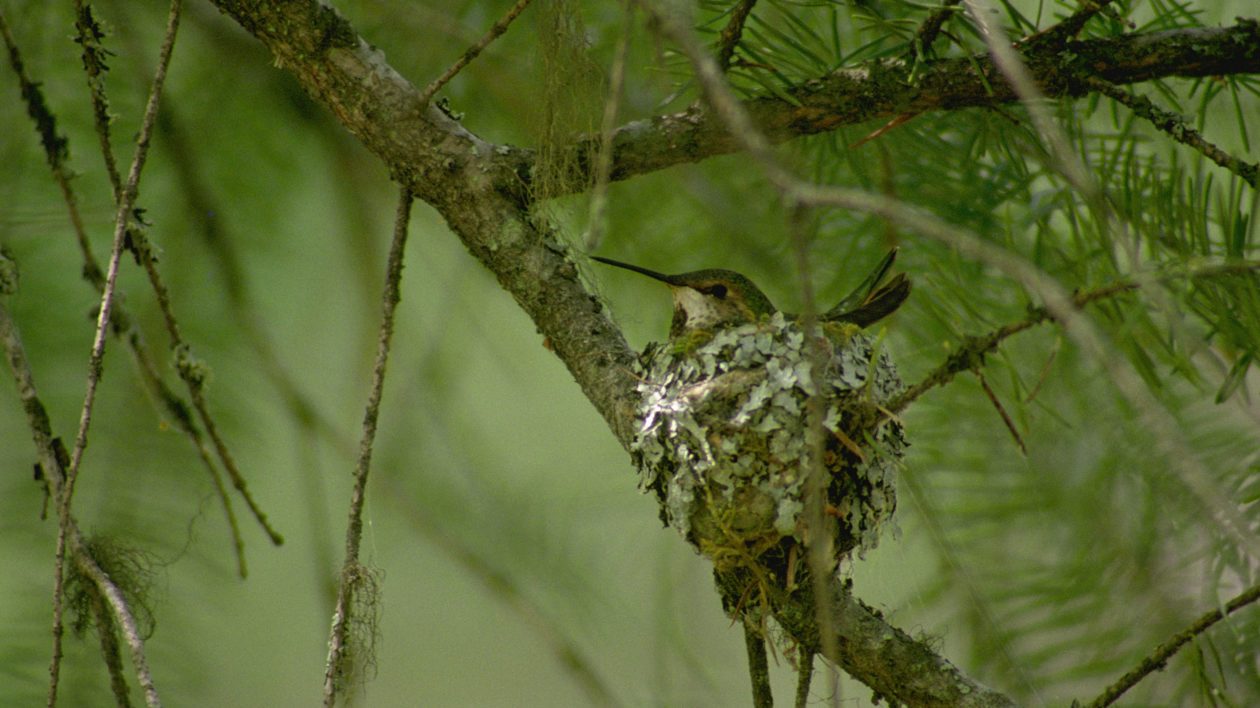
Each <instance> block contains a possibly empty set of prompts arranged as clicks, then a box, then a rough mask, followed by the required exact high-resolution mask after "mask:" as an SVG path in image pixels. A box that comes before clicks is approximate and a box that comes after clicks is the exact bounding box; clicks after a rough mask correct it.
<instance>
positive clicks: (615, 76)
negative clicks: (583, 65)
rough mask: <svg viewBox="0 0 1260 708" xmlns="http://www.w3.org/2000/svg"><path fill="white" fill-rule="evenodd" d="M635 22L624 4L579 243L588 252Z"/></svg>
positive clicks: (597, 230) (604, 200)
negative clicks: (589, 194)
mask: <svg viewBox="0 0 1260 708" xmlns="http://www.w3.org/2000/svg"><path fill="white" fill-rule="evenodd" d="M633 25H634V4H633V3H626V20H625V23H624V25H623V26H622V31H621V36H620V37H618V38H617V49H616V50H615V52H614V54H613V62H612V69H611V71H610V75H609V78H608V98H607V99H606V100H605V101H604V114H603V116H602V117H601V119H600V124H599V152H598V153H596V155H595V184H594V186H593V187H592V188H591V207H590V213H589V215H588V217H587V224H588V225H587V227H586V233H585V234H584V235H583V236H582V243H583V244H585V245H586V250H587V251H594V250H595V249H596V247H598V246H599V242H600V240H601V238H602V236H603V230H604V229H603V221H604V210H605V208H606V207H607V205H608V183H609V181H610V179H609V178H610V176H611V173H612V162H613V160H612V149H613V136H614V134H615V133H614V131H615V130H616V127H617V113H618V112H619V111H620V110H621V98H622V96H621V92H622V88H623V87H624V86H625V81H626V58H627V55H628V54H629V51H630V30H631V28H632V27H633Z"/></svg>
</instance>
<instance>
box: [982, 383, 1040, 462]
mask: <svg viewBox="0 0 1260 708" xmlns="http://www.w3.org/2000/svg"><path fill="white" fill-rule="evenodd" d="M971 373H973V374H975V375H976V379H978V380H979V381H980V388H981V389H983V390H984V395H985V396H986V397H987V398H988V399H989V403H992V404H993V407H994V408H995V409H997V412H998V415H999V416H1001V417H1002V422H1003V423H1005V424H1006V429H1007V430H1008V431H1010V433H1011V437H1012V438H1015V445H1016V446H1017V447H1019V451H1020V452H1021V453H1023V455H1024V457H1028V447H1027V446H1026V445H1024V438H1023V437H1022V436H1021V435H1020V434H1019V430H1018V429H1017V428H1016V427H1015V421H1013V420H1011V416H1010V414H1008V413H1007V412H1006V406H1004V405H1002V401H1000V400H998V397H997V394H996V393H994V392H993V388H992V387H990V386H989V382H988V380H987V379H985V378H984V372H983V371H981V370H980V369H973V370H972V372H971Z"/></svg>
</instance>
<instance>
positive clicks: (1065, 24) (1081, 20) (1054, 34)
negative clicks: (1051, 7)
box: [1030, 0, 1111, 46]
mask: <svg viewBox="0 0 1260 708" xmlns="http://www.w3.org/2000/svg"><path fill="white" fill-rule="evenodd" d="M1110 3H1111V0H1084V1H1083V2H1081V6H1082V7H1081V9H1079V10H1077V11H1076V12H1073V13H1072V14H1071V15H1068V16H1067V17H1066V18H1064V19H1063V21H1062V22H1060V23H1059V24H1057V25H1054V26H1053V27H1049V28H1047V29H1046V30H1045V31H1043V32H1038V33H1037V34H1035V35H1033V36H1032V37H1031V38H1030V39H1032V40H1035V41H1044V42H1050V43H1052V44H1053V45H1059V46H1061V45H1063V44H1064V43H1066V42H1067V41H1068V40H1069V39H1072V38H1073V37H1075V36H1076V35H1078V34H1080V32H1081V30H1082V29H1084V28H1085V23H1087V22H1089V21H1090V20H1092V19H1094V15H1097V14H1098V13H1100V12H1103V11H1104V10H1107V9H1108V8H1107V5H1109V4H1110Z"/></svg>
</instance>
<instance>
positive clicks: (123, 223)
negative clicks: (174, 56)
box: [61, 0, 183, 518]
mask: <svg viewBox="0 0 1260 708" xmlns="http://www.w3.org/2000/svg"><path fill="white" fill-rule="evenodd" d="M182 6H183V0H171V10H170V15H169V16H168V18H167V24H166V34H165V36H164V37H163V39H162V48H161V51H160V52H159V53H158V67H157V71H156V73H155V74H154V76H153V86H152V88H151V89H150V91H149V100H148V104H147V105H146V106H145V111H144V119H143V120H142V121H141V124H140V133H139V137H138V139H137V140H136V154H135V157H134V158H133V160H132V163H131V171H130V172H129V173H128V175H127V184H126V186H125V187H124V188H123V191H122V195H121V198H120V199H119V202H118V212H117V216H116V217H115V220H114V244H113V247H112V248H111V249H110V256H109V267H108V269H107V270H106V275H105V291H104V293H103V294H102V295H101V307H100V312H99V314H98V315H97V318H96V335H95V337H94V338H93V341H92V354H91V356H90V358H89V360H88V383H87V393H86V394H85V395H84V400H83V412H82V414H81V415H80V417H79V430H78V433H77V434H76V435H75V440H74V450H73V451H72V452H71V454H70V469H69V470H67V472H66V484H65V488H64V489H63V491H62V497H63V499H62V500H61V503H62V504H64V505H66V506H67V508H68V507H69V504H70V499H71V497H72V496H73V495H74V484H75V481H76V479H77V477H78V472H79V465H80V463H81V462H82V460H83V451H84V449H86V448H87V434H88V426H89V425H90V423H91V421H92V406H93V404H94V403H95V401H96V387H97V385H98V384H99V383H100V380H101V375H102V373H103V372H104V366H103V360H104V357H105V336H106V333H107V332H108V330H109V317H110V310H111V308H112V307H113V303H114V288H115V286H116V283H117V281H118V266H119V263H120V261H121V259H122V251H123V243H124V242H125V240H126V234H127V224H128V221H129V220H130V219H131V216H132V214H131V209H132V207H133V206H134V205H135V202H136V197H137V195H138V193H139V186H140V173H141V172H142V171H143V170H144V163H145V159H146V158H147V157H148V154H149V141H150V139H151V138H152V136H153V125H154V121H155V119H156V118H157V110H158V105H159V104H160V103H161V95H162V84H163V83H164V82H165V81H166V68H167V67H168V66H169V65H170V61H171V52H172V50H173V49H174V47H175V34H176V32H177V31H178V29H179V16H180V10H181V9H182ZM63 518H64V517H63Z"/></svg>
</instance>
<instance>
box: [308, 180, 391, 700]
mask: <svg viewBox="0 0 1260 708" xmlns="http://www.w3.org/2000/svg"><path fill="white" fill-rule="evenodd" d="M412 199H413V195H412V193H411V190H410V189H409V188H408V187H406V186H403V187H401V188H400V189H399V195H398V211H397V213H396V215H395V218H394V239H393V242H392V243H391V244H390V247H389V257H388V259H387V262H386V265H385V292H384V294H383V295H382V296H381V330H380V334H379V336H378V339H377V348H376V363H375V365H374V366H373V368H372V388H371V391H370V392H369V393H368V403H367V409H366V411H365V412H364V414H363V434H362V437H361V439H360V441H359V460H358V462H357V463H356V465H355V469H354V489H353V490H352V491H351V494H350V521H349V523H348V524H347V526H346V557H345V561H344V563H343V564H342V573H341V579H340V583H339V585H338V590H337V609H336V612H335V613H334V615H333V628H332V635H331V637H330V638H329V641H328V665H327V667H326V669H325V672H324V705H325V706H327V707H328V708H331V706H332V705H333V704H334V702H335V701H336V699H337V692H338V690H339V688H340V687H341V682H340V679H341V678H342V677H343V676H344V674H345V672H344V668H345V662H346V649H347V644H348V642H349V640H350V626H351V622H352V619H351V616H350V615H351V613H352V612H353V610H354V607H355V598H354V592H355V587H356V583H355V578H357V577H358V575H359V574H358V573H357V572H356V569H358V568H360V567H361V566H360V563H359V546H360V543H361V542H362V539H363V503H364V500H365V499H366V496H367V480H368V470H369V469H370V467H371V462H372V446H373V445H374V444H375V442H376V422H377V419H378V417H379V415H380V407H381V392H382V390H383V389H384V387H385V365H386V363H387V362H388V361H389V347H390V339H391V338H392V336H393V334H394V312H395V310H396V309H397V307H398V301H399V300H400V299H401V286H402V267H403V253H404V250H405V247H406V244H407V226H408V223H409V222H410V220H411V202H412Z"/></svg>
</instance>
